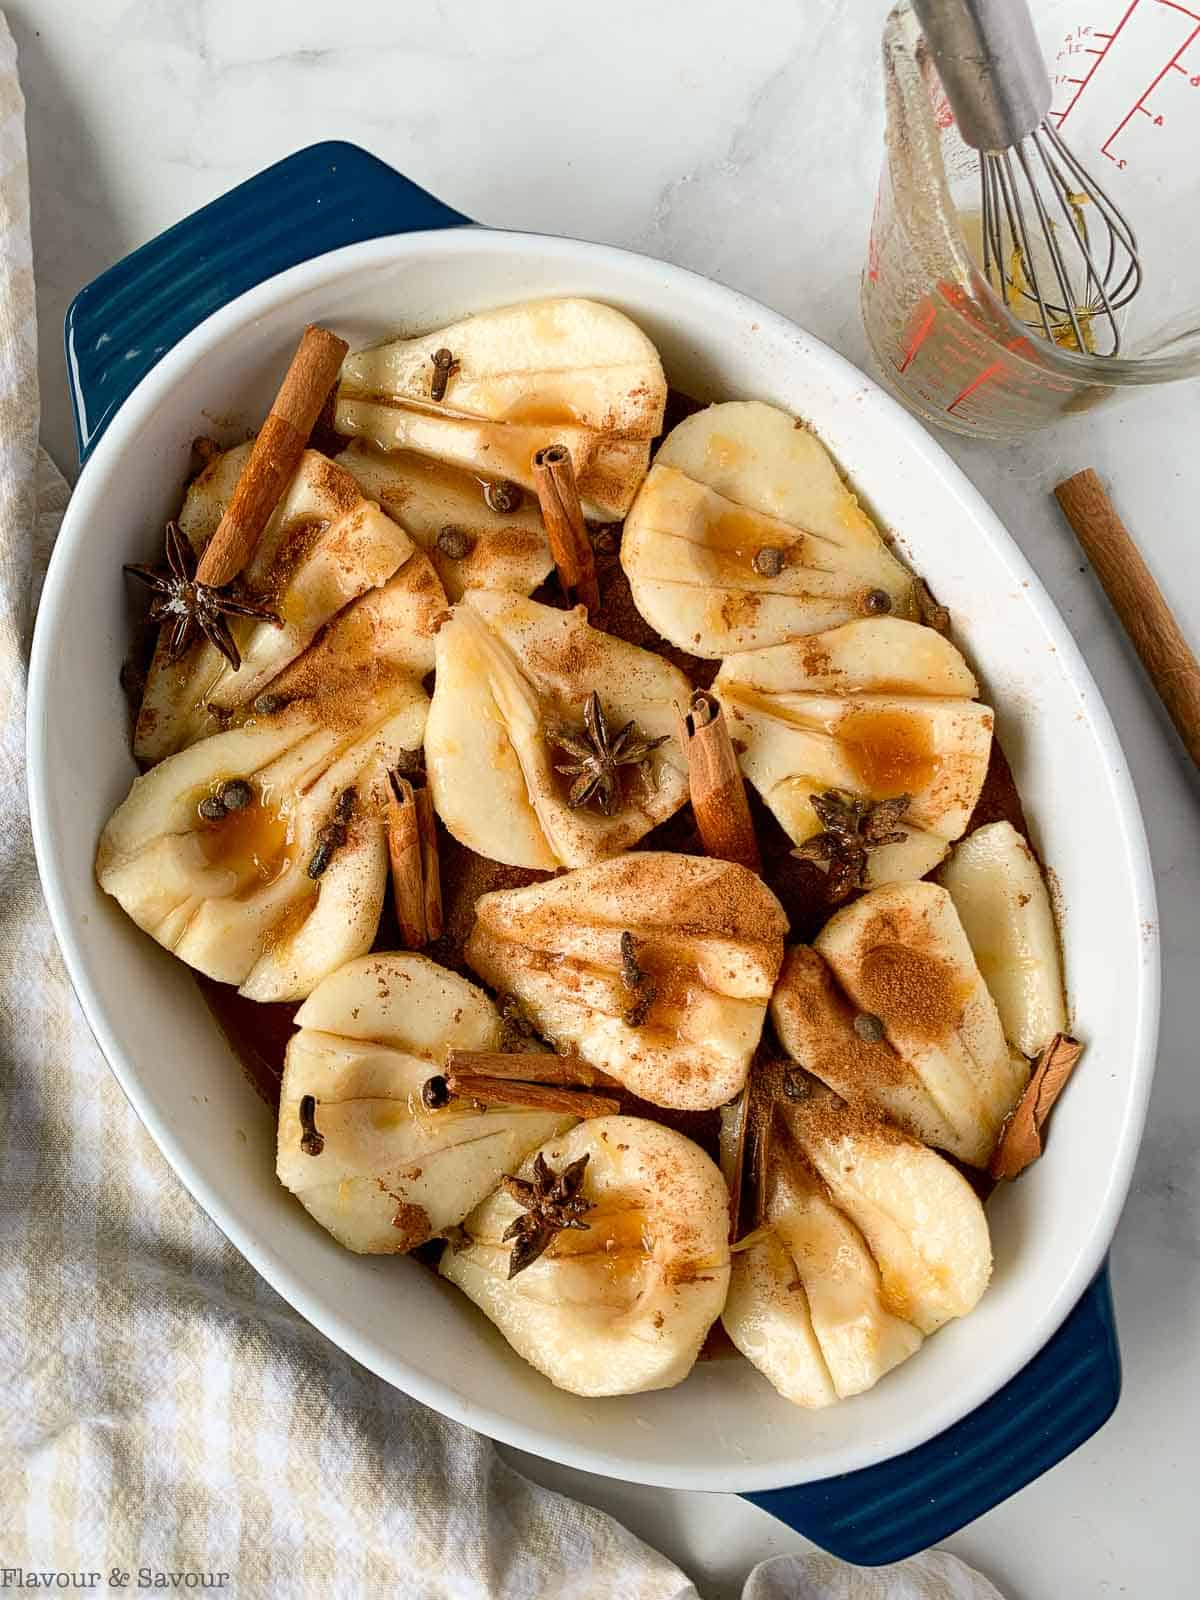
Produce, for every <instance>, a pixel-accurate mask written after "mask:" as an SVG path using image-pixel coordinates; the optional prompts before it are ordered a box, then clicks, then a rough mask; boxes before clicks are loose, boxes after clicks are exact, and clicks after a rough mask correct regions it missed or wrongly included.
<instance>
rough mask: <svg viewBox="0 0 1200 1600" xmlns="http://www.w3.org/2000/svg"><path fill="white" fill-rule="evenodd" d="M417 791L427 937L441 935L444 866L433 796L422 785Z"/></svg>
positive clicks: (430, 939)
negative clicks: (440, 854)
mask: <svg viewBox="0 0 1200 1600" xmlns="http://www.w3.org/2000/svg"><path fill="white" fill-rule="evenodd" d="M416 795H417V832H418V833H419V834H420V837H421V884H422V888H423V890H424V896H425V937H426V939H428V940H429V941H430V943H432V942H433V940H434V939H440V938H441V936H442V928H443V926H444V923H443V918H442V869H441V863H440V861H439V860H438V842H437V819H436V817H435V814H434V810H433V796H432V795H431V794H430V792H429V790H428V788H426V787H424V786H422V787H421V788H420V789H418V790H417V792H416Z"/></svg>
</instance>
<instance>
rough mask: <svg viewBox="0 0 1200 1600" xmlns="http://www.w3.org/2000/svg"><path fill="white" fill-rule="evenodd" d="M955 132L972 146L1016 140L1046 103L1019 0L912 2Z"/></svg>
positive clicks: (1045, 84)
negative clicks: (955, 121)
mask: <svg viewBox="0 0 1200 1600" xmlns="http://www.w3.org/2000/svg"><path fill="white" fill-rule="evenodd" d="M912 7H913V10H914V11H915V12H916V14H917V20H918V22H920V24H921V32H922V33H923V34H924V35H925V42H926V44H927V45H928V46H929V51H930V54H931V55H932V56H933V59H934V62H935V63H936V65H937V69H938V75H939V76H940V77H941V80H942V87H943V88H944V89H945V91H946V98H947V99H948V100H949V101H950V104H951V106H952V107H953V108H954V115H955V118H956V119H957V121H958V131H959V132H960V133H961V134H962V136H963V138H964V139H965V140H966V142H967V143H968V144H969V145H970V146H971V147H972V148H973V149H975V150H1007V149H1008V148H1009V146H1010V145H1016V144H1020V142H1021V140H1022V139H1024V138H1026V137H1028V135H1029V134H1031V133H1032V132H1033V130H1034V129H1035V128H1036V127H1037V125H1038V123H1039V122H1041V120H1042V118H1043V117H1044V116H1045V115H1046V113H1047V111H1049V109H1050V94H1051V90H1050V78H1049V76H1048V74H1047V72H1046V65H1045V62H1044V61H1043V59H1042V52H1041V48H1040V46H1039V45H1038V42H1037V35H1036V33H1034V31H1033V19H1032V17H1031V16H1030V15H1029V8H1028V6H1027V5H1026V4H1025V0H912Z"/></svg>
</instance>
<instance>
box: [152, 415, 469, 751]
mask: <svg viewBox="0 0 1200 1600" xmlns="http://www.w3.org/2000/svg"><path fill="white" fill-rule="evenodd" d="M250 449H251V446H250V445H249V444H244V445H239V446H238V447H237V448H236V449H234V450H227V451H225V452H224V453H223V454H221V455H219V456H216V457H214V459H213V460H212V461H211V462H209V464H208V466H207V467H206V468H205V469H204V471H203V472H202V473H201V474H200V476H199V477H198V478H197V479H196V480H195V481H194V482H193V483H192V484H191V486H190V487H189V489H188V492H187V497H186V499H185V501H184V505H183V510H182V511H181V513H180V517H179V526H180V529H181V531H182V532H183V533H184V535H185V536H186V537H187V538H188V539H189V541H190V542H191V544H192V546H193V548H194V549H195V550H196V551H197V553H199V552H201V551H202V550H203V549H204V547H205V545H206V544H207V543H208V541H209V539H210V538H211V537H212V535H213V533H215V531H216V528H217V525H218V523H219V522H220V520H221V516H222V514H223V512H224V510H225V508H226V506H227V505H228V504H229V501H230V498H231V497H232V495H233V490H234V487H235V485H236V483H237V480H238V477H239V475H240V473H241V470H242V467H243V466H244V465H245V462H246V458H247V456H248V455H249V453H250ZM245 581H246V586H247V589H248V590H249V591H250V592H251V593H252V594H254V595H256V596H262V597H264V599H266V600H267V601H269V603H270V604H271V605H272V606H273V607H274V609H275V610H276V611H277V612H278V614H279V615H280V617H281V618H282V619H283V626H282V627H275V626H274V624H272V623H269V622H255V621H253V620H251V619H246V618H233V619H232V620H231V622H230V626H231V629H232V631H233V634H234V637H235V638H236V640H237V644H238V649H239V651H240V653H241V658H242V661H241V666H240V668H239V669H238V670H237V671H236V672H235V671H234V670H233V668H232V667H231V666H230V665H229V663H228V662H227V661H226V660H225V659H224V657H223V656H222V655H221V653H220V651H219V650H217V649H216V647H215V646H214V645H211V644H209V643H208V642H207V641H205V640H201V641H200V642H199V643H198V644H197V645H195V646H193V648H192V649H191V650H189V651H188V653H187V654H186V656H185V657H184V658H183V659H182V660H181V661H177V662H173V661H171V660H170V658H169V656H168V654H167V649H166V642H165V639H163V638H162V637H161V636H160V639H159V642H158V645H157V647H156V649H155V653H154V658H153V661H152V662H151V666H150V672H149V675H148V677H147V681H146V689H145V693H144V695H143V697H142V705H141V710H140V712H139V715H138V720H137V727H136V730H135V734H134V753H135V754H136V755H137V757H138V759H139V760H140V761H142V762H144V763H152V762H155V761H161V760H162V759H163V757H164V756H168V755H172V754H174V752H175V751H177V750H180V749H182V748H183V747H184V746H185V745H189V744H192V743H194V742H195V740H197V739H200V738H204V737H206V736H207V735H209V734H211V733H214V732H216V731H217V729H218V727H219V726H220V724H221V720H222V718H225V719H228V717H229V716H230V715H231V714H234V713H237V712H239V711H240V710H241V709H242V708H244V707H247V706H248V705H249V704H250V703H251V701H253V700H254V699H255V697H256V696H257V695H259V694H260V693H261V692H262V691H263V690H264V689H265V688H266V687H267V686H268V685H273V683H274V680H275V679H276V678H277V677H278V675H279V674H280V673H281V672H283V671H284V670H285V669H286V668H287V667H288V666H289V665H290V664H291V663H292V662H294V661H296V660H297V659H298V658H300V657H301V656H302V655H303V654H304V652H305V651H306V650H307V649H308V647H309V645H310V644H311V643H312V641H313V640H314V639H315V638H316V637H317V635H318V633H319V632H320V630H322V629H323V628H325V627H326V625H332V626H335V627H336V626H338V624H339V623H340V620H341V618H342V617H344V616H347V615H349V614H350V613H351V612H352V610H353V603H354V602H355V601H356V600H357V599H358V598H359V597H360V596H369V597H371V598H372V600H373V602H374V608H375V610H376V611H377V612H378V611H380V610H383V611H385V612H387V611H391V612H392V613H394V614H395V622H394V626H393V633H394V634H396V635H399V634H401V633H403V635H404V638H405V647H404V649H403V651H402V652H401V653H400V654H399V655H398V656H397V657H396V662H395V664H396V665H398V666H403V667H404V668H406V669H407V670H409V671H412V672H413V673H414V674H415V675H416V677H417V678H420V677H421V676H423V675H424V674H425V673H426V672H428V671H429V669H430V667H431V666H432V665H433V619H434V618H435V617H436V616H438V615H439V614H440V613H441V612H443V611H444V610H445V609H446V603H447V602H446V596H445V593H444V591H443V590H442V587H441V584H440V582H439V581H438V579H437V575H436V573H435V572H434V571H433V569H432V567H431V566H430V563H429V561H428V559H427V558H426V557H425V556H424V555H423V554H422V553H421V552H420V551H419V550H418V548H417V546H416V545H415V544H414V542H413V540H412V539H411V538H410V537H409V536H408V534H407V533H406V532H405V531H404V530H403V529H402V528H401V527H399V526H397V524H396V523H395V522H394V521H393V520H392V518H391V517H389V516H387V514H386V513H385V512H383V511H381V510H380V508H379V506H378V505H376V504H374V503H373V502H372V501H369V500H367V499H366V498H365V497H364V495H363V493H362V491H361V490H360V489H359V487H358V484H357V483H356V482H355V480H354V478H353V477H352V476H351V475H350V474H349V473H348V472H346V471H345V470H344V469H343V468H341V467H339V466H336V465H335V464H334V463H333V462H332V461H329V460H327V459H326V457H324V456H323V455H320V454H319V453H318V452H317V451H316V450H306V451H305V452H304V454H303V456H302V457H301V459H300V465H299V467H298V468H297V470H296V473H295V476H294V477H293V478H292V481H291V483H290V484H289V485H288V487H287V489H286V490H285V492H284V494H283V496H282V497H281V499H280V501H279V504H278V505H277V506H276V508H275V511H274V512H273V514H272V516H271V518H270V520H269V522H268V523H267V526H266V528H265V529H264V530H263V533H262V535H261V537H260V539H259V541H258V544H257V545H256V546H255V549H254V553H253V555H252V556H251V558H250V561H249V563H248V564H247V567H246V571H245ZM381 595H382V596H384V598H382V599H379V598H377V597H379V596H381Z"/></svg>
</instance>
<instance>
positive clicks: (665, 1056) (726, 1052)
mask: <svg viewBox="0 0 1200 1600" xmlns="http://www.w3.org/2000/svg"><path fill="white" fill-rule="evenodd" d="M475 917H476V920H475V927H474V929H473V930H472V933H471V936H470V939H469V940H468V942H467V949H466V955H467V960H468V961H469V962H470V964H471V966H472V967H473V968H474V970H475V971H476V972H478V973H479V974H480V976H481V977H482V978H484V979H485V981H486V982H487V983H489V984H490V985H491V986H492V987H493V988H494V989H497V990H501V991H504V992H507V993H509V994H513V995H515V996H516V997H517V999H518V1000H519V1001H520V1002H521V1004H522V1006H523V1007H524V1008H525V1010H526V1011H527V1013H528V1015H529V1016H530V1017H531V1018H532V1019H533V1021H534V1023H535V1024H536V1026H537V1029H538V1032H539V1033H540V1034H542V1036H543V1037H544V1038H547V1039H550V1040H552V1041H553V1042H554V1043H555V1045H556V1047H558V1048H560V1049H561V1048H564V1047H566V1046H572V1047H574V1048H575V1049H576V1050H578V1052H579V1054H580V1055H581V1056H582V1057H583V1059H584V1060H585V1061H587V1062H589V1063H590V1064H591V1065H592V1066H595V1067H599V1068H601V1070H603V1071H604V1072H607V1073H610V1074H611V1075H612V1076H613V1077H615V1078H619V1079H620V1080H621V1082H622V1083H624V1084H625V1085H626V1086H627V1087H628V1088H629V1089H631V1090H632V1091H633V1093H634V1094H637V1095H640V1096H641V1098H642V1099H644V1100H649V1101H651V1102H652V1103H653V1104H655V1105H660V1106H668V1107H675V1108H678V1109H683V1110H705V1109H710V1108H712V1107H715V1106H719V1105H722V1104H724V1102H725V1101H727V1100H730V1099H732V1098H733V1096H734V1095H735V1094H737V1093H738V1091H739V1090H740V1089H741V1087H742V1085H743V1084H744V1083H745V1081H746V1073H747V1070H748V1068H749V1065H750V1059H751V1057H752V1055H753V1054H754V1050H755V1047H756V1045H757V1044H758V1040H759V1036H760V1034H761V1032H762V1026H763V1021H764V1018H765V1016H766V1008H767V1002H768V1000H769V999H770V995H771V989H772V986H773V984H774V982H775V977H776V974H777V973H778V971H779V964H780V961H781V959H782V957H783V935H784V933H785V931H786V929H787V920H786V918H785V917H784V914H783V908H782V907H781V906H780V904H779V902H778V901H777V900H776V898H775V896H774V895H773V894H772V893H771V891H770V890H769V889H768V888H767V887H766V885H765V884H764V883H763V882H762V880H761V878H759V877H757V876H756V875H755V874H754V873H752V872H749V871H747V870H746V868H745V867H739V866H734V865H732V864H730V863H729V862H726V861H716V860H710V859H707V858H701V857H697V856H682V855H674V854H668V853H666V852H660V851H644V852H641V851H639V852H635V853H633V854H630V855H627V856H622V857H620V858H619V859H618V860H614V861H605V862H602V863H600V864H599V865H598V866H594V867H585V868H583V869H581V870H580V871H577V872H569V873H566V874H565V875H564V876H562V877H560V878H555V879H553V880H552V881H551V882H549V883H541V884H534V885H532V886H531V887H530V888H527V889H506V890H497V891H495V892H493V893H491V894H485V895H481V896H480V898H479V900H478V902H477V904H476V907H475ZM624 934H628V935H629V940H630V941H631V942H632V951H633V954H634V958H635V960H636V963H637V966H638V968H639V970H640V972H641V974H642V976H643V979H644V980H645V985H646V988H645V989H643V987H642V986H641V985H639V986H637V987H636V988H634V989H631V987H630V985H629V983H628V982H627V978H626V972H625V968H626V966H627V963H626V961H625V958H624V955H623V952H622V936H623V935H624ZM627 943H628V941H627ZM650 989H652V990H653V993H652V994H651V995H650V996H649V1000H648V1002H647V1003H644V1004H640V1002H643V1000H644V996H645V995H647V994H649V991H650ZM639 1010H640V1012H641V1016H640V1020H639V1017H638V1012H639Z"/></svg>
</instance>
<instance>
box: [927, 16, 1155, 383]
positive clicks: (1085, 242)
mask: <svg viewBox="0 0 1200 1600" xmlns="http://www.w3.org/2000/svg"><path fill="white" fill-rule="evenodd" d="M912 3H913V10H914V11H915V12H916V14H917V18H918V20H919V21H920V24H921V31H922V32H923V33H924V35H925V42H926V44H927V45H928V47H929V51H930V54H931V55H932V56H933V59H934V62H935V63H936V65H937V69H938V73H939V75H940V77H941V80H942V86H943V88H944V89H945V91H946V97H947V99H948V100H949V101H950V105H951V107H952V108H953V110H954V115H955V118H956V119H957V122H958V130H959V132H960V134H961V135H962V137H963V139H964V141H965V142H966V143H967V144H968V145H970V146H971V148H972V149H974V150H978V152H979V176H980V187H981V208H982V229H983V270H984V273H985V275H986V276H987V279H988V281H989V283H991V285H992V287H993V288H994V289H995V290H996V292H997V293H998V294H999V295H1000V297H1001V299H1002V300H1003V301H1004V303H1005V304H1006V305H1008V306H1009V307H1010V308H1014V309H1016V311H1017V314H1018V315H1019V316H1020V317H1021V319H1022V321H1024V322H1026V323H1028V325H1029V326H1030V327H1031V328H1035V329H1037V330H1038V331H1040V332H1041V333H1043V334H1044V335H1045V337H1046V338H1047V339H1052V340H1054V341H1055V342H1056V343H1057V344H1061V345H1064V346H1066V347H1067V348H1071V349H1075V350H1080V351H1087V352H1088V353H1090V354H1092V355H1101V356H1115V355H1117V354H1118V353H1119V351H1120V348H1121V332H1120V328H1119V326H1118V323H1117V312H1118V311H1119V310H1120V309H1121V307H1122V306H1124V305H1128V303H1129V301H1130V300H1131V299H1132V298H1133V296H1134V295H1135V294H1136V293H1137V291H1138V288H1139V287H1140V285H1141V281H1142V269H1141V265H1140V263H1139V261H1138V254H1137V240H1136V238H1135V237H1134V233H1133V229H1132V228H1131V227H1130V225H1129V223H1128V222H1127V221H1126V220H1125V218H1124V217H1123V216H1122V215H1121V212H1120V211H1119V210H1118V209H1117V207H1116V206H1115V205H1114V204H1113V202H1112V201H1111V200H1110V199H1109V197H1108V196H1107V195H1106V194H1105V192H1104V190H1103V189H1102V188H1101V187H1100V185H1099V184H1098V183H1097V182H1096V180H1095V179H1094V178H1093V177H1091V175H1090V174H1089V173H1088V172H1087V171H1086V169H1085V168H1084V167H1083V166H1082V165H1081V164H1080V162H1079V161H1078V160H1077V159H1076V157H1075V156H1074V155H1072V153H1071V151H1070V150H1069V149H1068V147H1067V145H1066V144H1065V143H1064V142H1063V140H1062V139H1061V138H1060V137H1059V135H1058V132H1057V130H1056V129H1054V128H1053V127H1051V125H1050V123H1049V122H1048V121H1047V120H1046V114H1047V112H1048V111H1049V109H1050V98H1051V89H1050V79H1049V76H1048V75H1047V72H1046V67H1045V63H1044V62H1043V60H1042V55H1041V51H1040V50H1039V48H1038V42H1037V36H1036V34H1035V33H1034V31H1033V22H1032V19H1031V18H1030V15H1029V11H1028V9H1027V7H1026V5H1025V3H1024V0H912ZM1098 323H1099V324H1100V326H1101V328H1102V329H1106V330H1107V331H1106V335H1105V334H1102V335H1101V336H1100V337H1099V338H1098V337H1097V326H1096V325H1097V324H1098Z"/></svg>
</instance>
